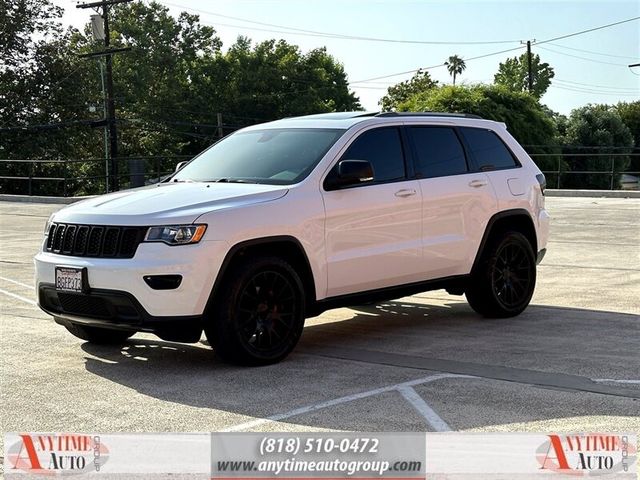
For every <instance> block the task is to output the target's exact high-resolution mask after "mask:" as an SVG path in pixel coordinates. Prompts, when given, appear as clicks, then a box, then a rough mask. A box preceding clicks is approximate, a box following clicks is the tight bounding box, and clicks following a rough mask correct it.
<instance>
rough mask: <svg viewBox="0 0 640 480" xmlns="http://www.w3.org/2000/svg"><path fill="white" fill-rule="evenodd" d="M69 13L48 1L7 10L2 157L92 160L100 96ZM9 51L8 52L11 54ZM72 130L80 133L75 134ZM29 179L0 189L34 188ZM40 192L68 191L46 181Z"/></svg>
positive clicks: (1, 75)
mask: <svg viewBox="0 0 640 480" xmlns="http://www.w3.org/2000/svg"><path fill="white" fill-rule="evenodd" d="M61 12H62V10H61V9H60V8H58V7H54V6H53V5H52V4H51V3H50V2H48V1H46V0H34V1H26V0H8V1H6V2H3V3H2V6H1V7H0V32H1V33H0V38H1V42H2V52H3V53H2V56H1V63H0V158H2V159H10V160H14V159H16V160H17V159H31V158H38V159H47V160H57V159H64V158H68V159H73V158H89V157H90V156H91V154H90V152H91V151H92V147H93V143H94V142H93V138H94V135H93V131H92V129H91V128H90V127H89V125H90V123H91V121H93V120H97V119H98V116H97V115H96V114H91V113H90V112H89V111H88V104H89V103H90V102H91V101H92V100H93V99H94V97H93V95H92V88H91V87H92V86H91V82H90V81H88V79H87V77H86V75H85V72H84V69H83V67H84V64H83V62H82V60H79V59H78V58H77V56H76V55H75V54H74V53H73V52H71V51H70V49H69V44H70V43H71V41H72V39H73V37H74V36H75V35H76V33H77V32H76V31H75V30H73V29H68V30H67V31H64V29H63V28H62V26H61V24H60V22H59V17H60V16H61ZM5 49H6V50H5ZM70 132H73V133H72V135H70ZM67 173H68V172H67V171H66V168H65V166H64V165H55V164H36V165H34V166H31V165H29V164H26V163H19V162H15V163H10V164H7V163H2V164H0V175H6V176H25V175H29V174H31V175H33V176H42V177H64V176H65V175H66V174H67ZM27 185H28V184H27V183H26V181H3V182H2V183H0V191H2V192H9V193H21V192H24V191H27ZM39 187H40V188H39V189H37V190H33V191H32V193H34V194H49V193H56V192H58V191H60V192H62V191H63V189H64V185H63V183H62V182H57V181H49V182H46V183H44V182H42V183H40V184H39Z"/></svg>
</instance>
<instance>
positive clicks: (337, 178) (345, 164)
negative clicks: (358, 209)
mask: <svg viewBox="0 0 640 480" xmlns="http://www.w3.org/2000/svg"><path fill="white" fill-rule="evenodd" d="M373 176H374V175H373V167H372V166H371V164H370V163H369V162H368V161H367V160H341V161H340V162H338V165H336V166H335V167H334V169H333V171H332V172H331V173H330V174H329V176H328V177H327V179H326V180H325V189H326V190H336V189H338V188H341V187H347V186H350V185H357V184H360V183H364V182H370V181H372V180H373Z"/></svg>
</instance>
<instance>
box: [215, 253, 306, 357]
mask: <svg viewBox="0 0 640 480" xmlns="http://www.w3.org/2000/svg"><path fill="white" fill-rule="evenodd" d="M304 309H305V304H304V289H303V286H302V282H301V281H300V277H299V276H298V274H297V273H296V271H295V270H294V269H293V268H292V267H291V265H289V264H288V263H287V262H285V261H284V260H282V259H279V258H277V257H258V258H256V257H253V258H246V259H243V260H240V261H239V262H238V263H237V264H236V265H234V266H233V267H232V268H231V269H230V271H229V272H228V273H227V275H225V277H224V279H223V283H222V285H221V286H220V290H219V291H218V292H216V297H215V299H214V304H213V306H212V308H211V309H210V310H211V311H210V312H209V314H208V320H207V322H206V326H205V329H204V331H205V335H206V336H207V340H208V341H209V343H210V344H211V345H212V346H213V348H214V350H215V351H216V353H217V355H218V356H219V357H221V358H222V359H223V360H225V361H230V362H233V363H240V364H245V365H268V364H271V363H276V362H279V361H280V360H282V359H284V358H285V357H286V356H287V355H288V354H289V353H290V352H291V351H292V350H293V348H294V347H295V346H296V344H297V343H298V340H299V339H300V335H301V334H302V329H303V326H304Z"/></svg>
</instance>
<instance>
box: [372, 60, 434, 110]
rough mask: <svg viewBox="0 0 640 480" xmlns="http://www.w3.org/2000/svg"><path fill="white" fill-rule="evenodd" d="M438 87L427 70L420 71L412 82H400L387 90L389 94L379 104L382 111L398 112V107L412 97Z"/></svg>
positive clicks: (412, 78)
mask: <svg viewBox="0 0 640 480" xmlns="http://www.w3.org/2000/svg"><path fill="white" fill-rule="evenodd" d="M437 85H438V82H437V81H436V80H433V79H432V78H431V75H429V72H427V71H426V70H418V72H417V73H416V74H415V75H414V76H413V77H411V79H410V80H406V81H404V82H400V83H398V84H396V85H393V86H391V87H389V88H388V89H387V94H386V95H385V96H384V97H382V98H381V99H380V102H378V104H379V105H380V106H381V107H382V110H383V111H385V112H389V111H392V110H396V109H397V108H398V105H400V104H401V103H403V102H405V101H406V100H407V99H408V98H409V97H410V96H412V95H415V94H416V93H420V92H424V91H426V90H429V89H431V88H433V87H435V86H437Z"/></svg>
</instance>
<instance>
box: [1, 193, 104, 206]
mask: <svg viewBox="0 0 640 480" xmlns="http://www.w3.org/2000/svg"><path fill="white" fill-rule="evenodd" d="M93 197H95V195H90V196H87V197H43V196H39V195H31V196H30V195H8V194H4V193H3V194H0V202H18V203H55V204H60V205H69V204H71V203H75V202H79V201H80V200H86V199H87V198H93Z"/></svg>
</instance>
